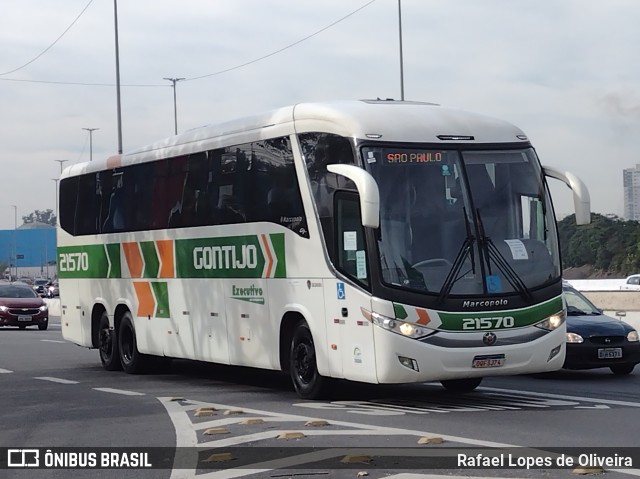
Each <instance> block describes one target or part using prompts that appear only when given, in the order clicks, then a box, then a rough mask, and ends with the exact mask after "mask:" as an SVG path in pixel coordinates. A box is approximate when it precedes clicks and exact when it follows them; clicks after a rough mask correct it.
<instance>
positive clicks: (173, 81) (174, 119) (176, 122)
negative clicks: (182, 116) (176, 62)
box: [163, 77, 184, 135]
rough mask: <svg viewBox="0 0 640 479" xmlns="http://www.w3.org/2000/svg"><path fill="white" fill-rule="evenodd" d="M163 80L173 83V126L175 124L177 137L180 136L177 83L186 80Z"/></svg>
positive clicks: (165, 78)
mask: <svg viewBox="0 0 640 479" xmlns="http://www.w3.org/2000/svg"><path fill="white" fill-rule="evenodd" d="M163 80H169V81H170V82H171V83H172V85H171V86H172V87H173V124H174V132H175V134H176V135H177V134H178V106H177V102H176V83H178V82H179V81H181V80H184V78H167V77H164V78H163Z"/></svg>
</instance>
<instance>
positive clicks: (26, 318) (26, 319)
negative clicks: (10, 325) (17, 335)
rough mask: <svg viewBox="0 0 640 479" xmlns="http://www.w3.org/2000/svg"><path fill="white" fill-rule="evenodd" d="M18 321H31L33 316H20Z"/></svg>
mask: <svg viewBox="0 0 640 479" xmlns="http://www.w3.org/2000/svg"><path fill="white" fill-rule="evenodd" d="M18 321H31V316H18Z"/></svg>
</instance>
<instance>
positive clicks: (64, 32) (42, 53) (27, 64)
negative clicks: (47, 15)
mask: <svg viewBox="0 0 640 479" xmlns="http://www.w3.org/2000/svg"><path fill="white" fill-rule="evenodd" d="M92 3H93V0H89V3H87V5H86V6H85V7H84V8H83V9H82V11H81V12H80V13H79V14H78V16H77V17H76V18H75V19H74V20H73V21H72V22H71V24H70V25H69V26H68V27H67V28H66V29H65V30H64V31H63V32H62V33H61V34H60V36H59V37H58V38H56V39H55V40H54V41H53V43H52V44H51V45H49V46H48V47H47V48H45V49H44V50H42V51H41V52H40V53H38V54H37V55H36V56H35V57H33V58H32V59H31V60H29V61H28V62H27V63H25V64H24V65H21V66H19V67H18V68H14V69H13V70H9V71H8V72H4V73H0V76H4V75H9V74H10V73H15V72H17V71H18V70H22V69H23V68H24V67H27V66H29V65H31V64H32V63H33V62H35V61H36V60H37V59H38V58H40V57H41V56H42V55H44V54H45V53H47V52H48V51H49V50H50V49H51V48H53V46H54V45H55V44H56V43H58V42H59V41H60V39H61V38H62V37H64V36H65V35H66V33H67V32H68V31H69V30H71V27H73V26H74V25H75V23H76V22H77V21H78V20H79V19H80V17H81V16H82V14H83V13H84V12H86V10H87V8H89V5H91V4H92Z"/></svg>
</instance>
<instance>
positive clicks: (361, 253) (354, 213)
mask: <svg viewBox="0 0 640 479" xmlns="http://www.w3.org/2000/svg"><path fill="white" fill-rule="evenodd" d="M359 201H360V200H359V197H358V195H357V194H356V193H351V192H346V191H340V192H337V193H336V195H335V218H336V223H335V224H336V243H337V244H336V251H337V254H336V256H337V264H336V267H337V268H338V270H339V271H341V272H342V273H344V274H346V275H347V276H349V277H351V278H352V279H353V280H354V281H356V282H357V283H360V284H361V285H363V286H365V287H368V286H369V271H368V270H369V268H368V266H367V254H366V248H365V239H364V227H363V226H362V223H361V220H360V202H359Z"/></svg>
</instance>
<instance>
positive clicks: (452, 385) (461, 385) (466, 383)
mask: <svg viewBox="0 0 640 479" xmlns="http://www.w3.org/2000/svg"><path fill="white" fill-rule="evenodd" d="M481 382H482V378H467V379H448V380H446V381H440V384H442V385H443V386H444V388H445V389H446V390H447V391H451V392H454V393H468V392H471V391H473V390H474V389H475V388H477V387H478V386H480V383H481Z"/></svg>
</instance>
